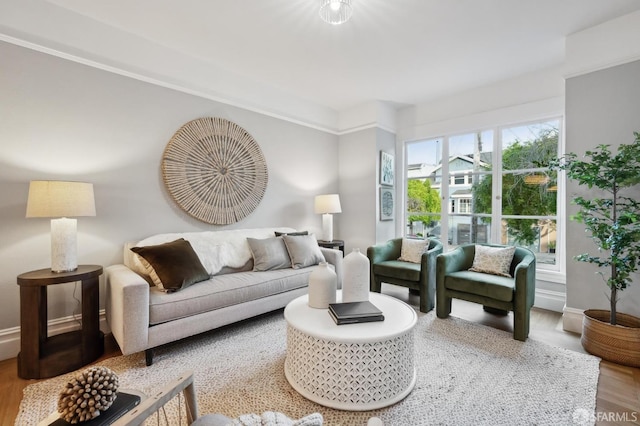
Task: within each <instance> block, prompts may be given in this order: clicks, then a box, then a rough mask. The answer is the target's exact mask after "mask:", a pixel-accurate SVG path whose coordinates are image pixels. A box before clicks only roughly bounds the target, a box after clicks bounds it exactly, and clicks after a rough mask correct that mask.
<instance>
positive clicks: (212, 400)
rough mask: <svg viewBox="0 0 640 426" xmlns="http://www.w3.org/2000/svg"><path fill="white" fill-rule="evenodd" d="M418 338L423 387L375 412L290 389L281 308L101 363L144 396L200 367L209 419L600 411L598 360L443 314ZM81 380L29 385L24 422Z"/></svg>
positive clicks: (534, 418)
mask: <svg viewBox="0 0 640 426" xmlns="http://www.w3.org/2000/svg"><path fill="white" fill-rule="evenodd" d="M356 326H357V325H356ZM415 333H416V348H415V350H416V362H417V365H416V368H417V383H416V386H415V388H414V389H413V391H412V392H411V393H410V394H409V396H407V397H406V398H405V399H404V400H403V401H401V402H399V403H397V404H395V405H393V406H391V407H387V408H384V409H380V410H375V411H368V412H347V411H339V410H334V409H330V408H326V407H323V406H320V405H317V404H315V403H313V402H310V401H308V400H306V399H305V398H303V397H302V396H300V395H299V394H298V393H297V392H296V391H295V390H293V388H291V386H290V385H289V384H288V382H287V380H286V379H285V377H284V372H283V371H284V359H285V354H286V323H285V321H284V319H283V315H282V311H277V312H275V313H271V314H267V315H265V316H262V317H260V318H257V319H253V320H248V321H244V322H242V323H239V324H234V325H232V326H229V327H226V328H224V329H222V330H218V331H213V332H210V333H206V334H203V335H200V336H196V337H194V338H190V339H187V340H184V341H181V342H177V343H174V344H171V345H167V346H165V347H162V348H159V349H158V350H156V353H155V357H154V364H153V365H152V366H151V367H146V366H145V361H144V354H143V353H139V354H134V355H129V356H121V357H116V358H111V359H108V360H105V361H103V362H100V365H103V366H106V367H108V368H110V369H112V370H113V371H115V372H116V374H118V376H119V378H120V385H121V387H122V388H129V389H139V390H142V391H143V392H145V393H146V392H149V391H151V390H152V389H158V388H159V387H162V386H163V385H164V384H166V383H167V382H169V381H170V380H172V379H174V378H176V377H178V375H179V374H180V373H181V372H182V371H184V370H193V371H194V372H195V375H194V377H195V385H196V393H197V398H198V408H199V411H200V414H201V415H202V414H206V413H223V414H225V415H227V416H229V417H238V416H239V415H241V414H245V413H258V414H259V413H263V412H265V411H280V412H283V413H285V414H287V415H288V416H289V417H291V418H301V417H304V416H305V415H307V414H309V413H313V412H319V413H321V414H322V415H323V417H324V421H325V424H326V425H366V422H367V419H369V418H370V417H372V416H377V417H380V418H381V419H382V420H383V421H384V424H385V425H386V426H407V425H559V424H562V425H572V424H586V422H589V418H590V413H593V412H594V411H595V399H596V388H597V382H598V368H599V367H598V366H599V358H596V357H593V356H590V355H585V354H580V353H577V352H573V351H569V350H565V349H559V348H555V347H551V346H548V345H546V344H543V343H540V342H536V341H534V340H531V339H529V340H528V341H527V342H526V343H523V342H519V341H516V340H513V338H512V335H511V333H507V332H504V331H500V330H496V329H493V328H489V327H485V326H482V325H479V324H473V323H469V322H467V321H464V320H461V319H458V318H455V317H450V318H448V319H446V320H442V319H437V318H435V313H434V312H431V313H429V314H427V315H423V316H420V317H419V320H418V324H417V325H416V328H415ZM72 375H73V374H67V375H64V376H60V377H56V378H54V379H50V380H46V381H43V382H39V383H36V384H32V385H29V386H28V387H27V388H26V389H25V390H24V398H23V400H22V403H21V405H20V413H19V415H18V417H17V418H16V425H21V426H22V425H34V424H37V423H38V421H40V420H42V419H43V418H45V417H46V416H47V415H48V414H49V413H51V412H52V411H54V410H55V409H56V401H57V394H58V391H59V390H60V389H62V387H63V386H64V384H65V383H66V382H67V381H68V380H69V379H70V378H71V377H72ZM182 402H184V401H182ZM177 407H180V405H179V401H176V400H174V401H173V402H172V403H170V404H169V405H167V407H166V409H165V413H163V415H162V417H161V419H160V421H161V423H160V424H164V423H163V422H164V416H165V414H166V416H167V417H168V419H169V424H171V425H175V424H178V415H177V414H176V413H177V411H178V408H177ZM181 419H182V422H183V424H184V415H183V416H182V417H181ZM156 422H157V419H154V420H153V421H151V422H150V423H149V424H156Z"/></svg>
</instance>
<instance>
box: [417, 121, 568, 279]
mask: <svg viewBox="0 0 640 426" xmlns="http://www.w3.org/2000/svg"><path fill="white" fill-rule="evenodd" d="M560 135H561V121H560V119H551V120H545V121H539V122H534V123H526V124H521V125H515V126H505V127H496V128H493V129H485V130H479V131H477V132H472V133H464V134H453V135H448V136H444V137H441V138H434V139H428V140H424V141H416V142H408V143H407V144H406V150H405V151H406V159H405V160H406V163H407V171H408V172H407V196H406V200H407V211H406V224H407V235H409V236H417V237H422V236H425V235H427V236H433V237H437V238H440V239H441V241H443V243H445V245H446V246H450V247H455V246H457V245H460V244H466V243H473V242H477V243H488V242H494V243H498V244H510V245H519V246H525V247H528V248H529V249H531V250H532V251H533V252H534V253H536V256H537V261H538V265H539V268H542V269H558V268H557V266H556V263H557V262H556V256H557V255H558V254H557V253H556V247H558V245H557V244H556V242H557V235H558V221H557V216H556V215H557V196H558V182H557V174H556V172H552V171H550V170H549V169H548V164H549V160H550V159H552V158H556V157H557V156H558V147H559V146H560ZM443 159H446V160H447V161H443ZM418 171H419V172H418ZM443 177H444V178H443Z"/></svg>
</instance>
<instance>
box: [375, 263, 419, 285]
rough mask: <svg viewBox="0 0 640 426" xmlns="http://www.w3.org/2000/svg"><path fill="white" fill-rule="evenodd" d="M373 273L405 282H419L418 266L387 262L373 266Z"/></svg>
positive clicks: (416, 264) (417, 264) (415, 264)
mask: <svg viewBox="0 0 640 426" xmlns="http://www.w3.org/2000/svg"><path fill="white" fill-rule="evenodd" d="M373 273H374V274H376V275H379V276H382V277H394V278H399V279H401V280H407V281H420V264H419V263H412V262H403V261H402V260H387V261H384V262H380V263H376V264H374V265H373Z"/></svg>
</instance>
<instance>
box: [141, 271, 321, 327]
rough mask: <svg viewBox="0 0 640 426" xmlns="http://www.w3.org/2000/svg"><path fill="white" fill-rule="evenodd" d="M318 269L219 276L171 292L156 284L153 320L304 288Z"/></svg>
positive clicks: (151, 302) (151, 298) (158, 321)
mask: <svg viewBox="0 0 640 426" xmlns="http://www.w3.org/2000/svg"><path fill="white" fill-rule="evenodd" d="M315 268H317V266H313V267H310V268H305V269H292V268H287V269H278V270H273V271H264V272H238V273H234V274H226V275H217V276H214V277H211V279H209V280H207V281H202V282H199V283H197V284H194V285H192V286H190V287H188V288H185V289H183V290H181V291H179V292H177V293H170V294H167V293H164V292H162V291H160V290H158V289H156V288H155V287H152V288H150V289H149V291H150V294H149V323H150V324H151V325H155V324H161V323H164V322H167V321H173V320H176V319H179V318H185V317H189V316H192V315H197V314H200V313H203V312H209V311H213V310H215V309H220V308H224V307H226V306H232V305H237V304H239V303H243V302H248V301H251V300H255V299H260V298H263V297H267V296H271V295H273V294H278V293H284V292H286V291H290V290H295V289H298V288H302V287H305V286H307V285H308V284H309V274H310V273H311V272H312V271H313V270H314V269H315Z"/></svg>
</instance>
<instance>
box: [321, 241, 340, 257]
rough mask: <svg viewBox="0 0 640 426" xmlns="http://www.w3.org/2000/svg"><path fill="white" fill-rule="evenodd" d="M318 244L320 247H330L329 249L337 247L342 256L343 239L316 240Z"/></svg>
mask: <svg viewBox="0 0 640 426" xmlns="http://www.w3.org/2000/svg"><path fill="white" fill-rule="evenodd" d="M318 245H319V246H320V247H324V248H330V249H332V248H337V249H338V250H340V251H341V252H342V256H343V257H344V241H343V240H333V241H326V240H318Z"/></svg>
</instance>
